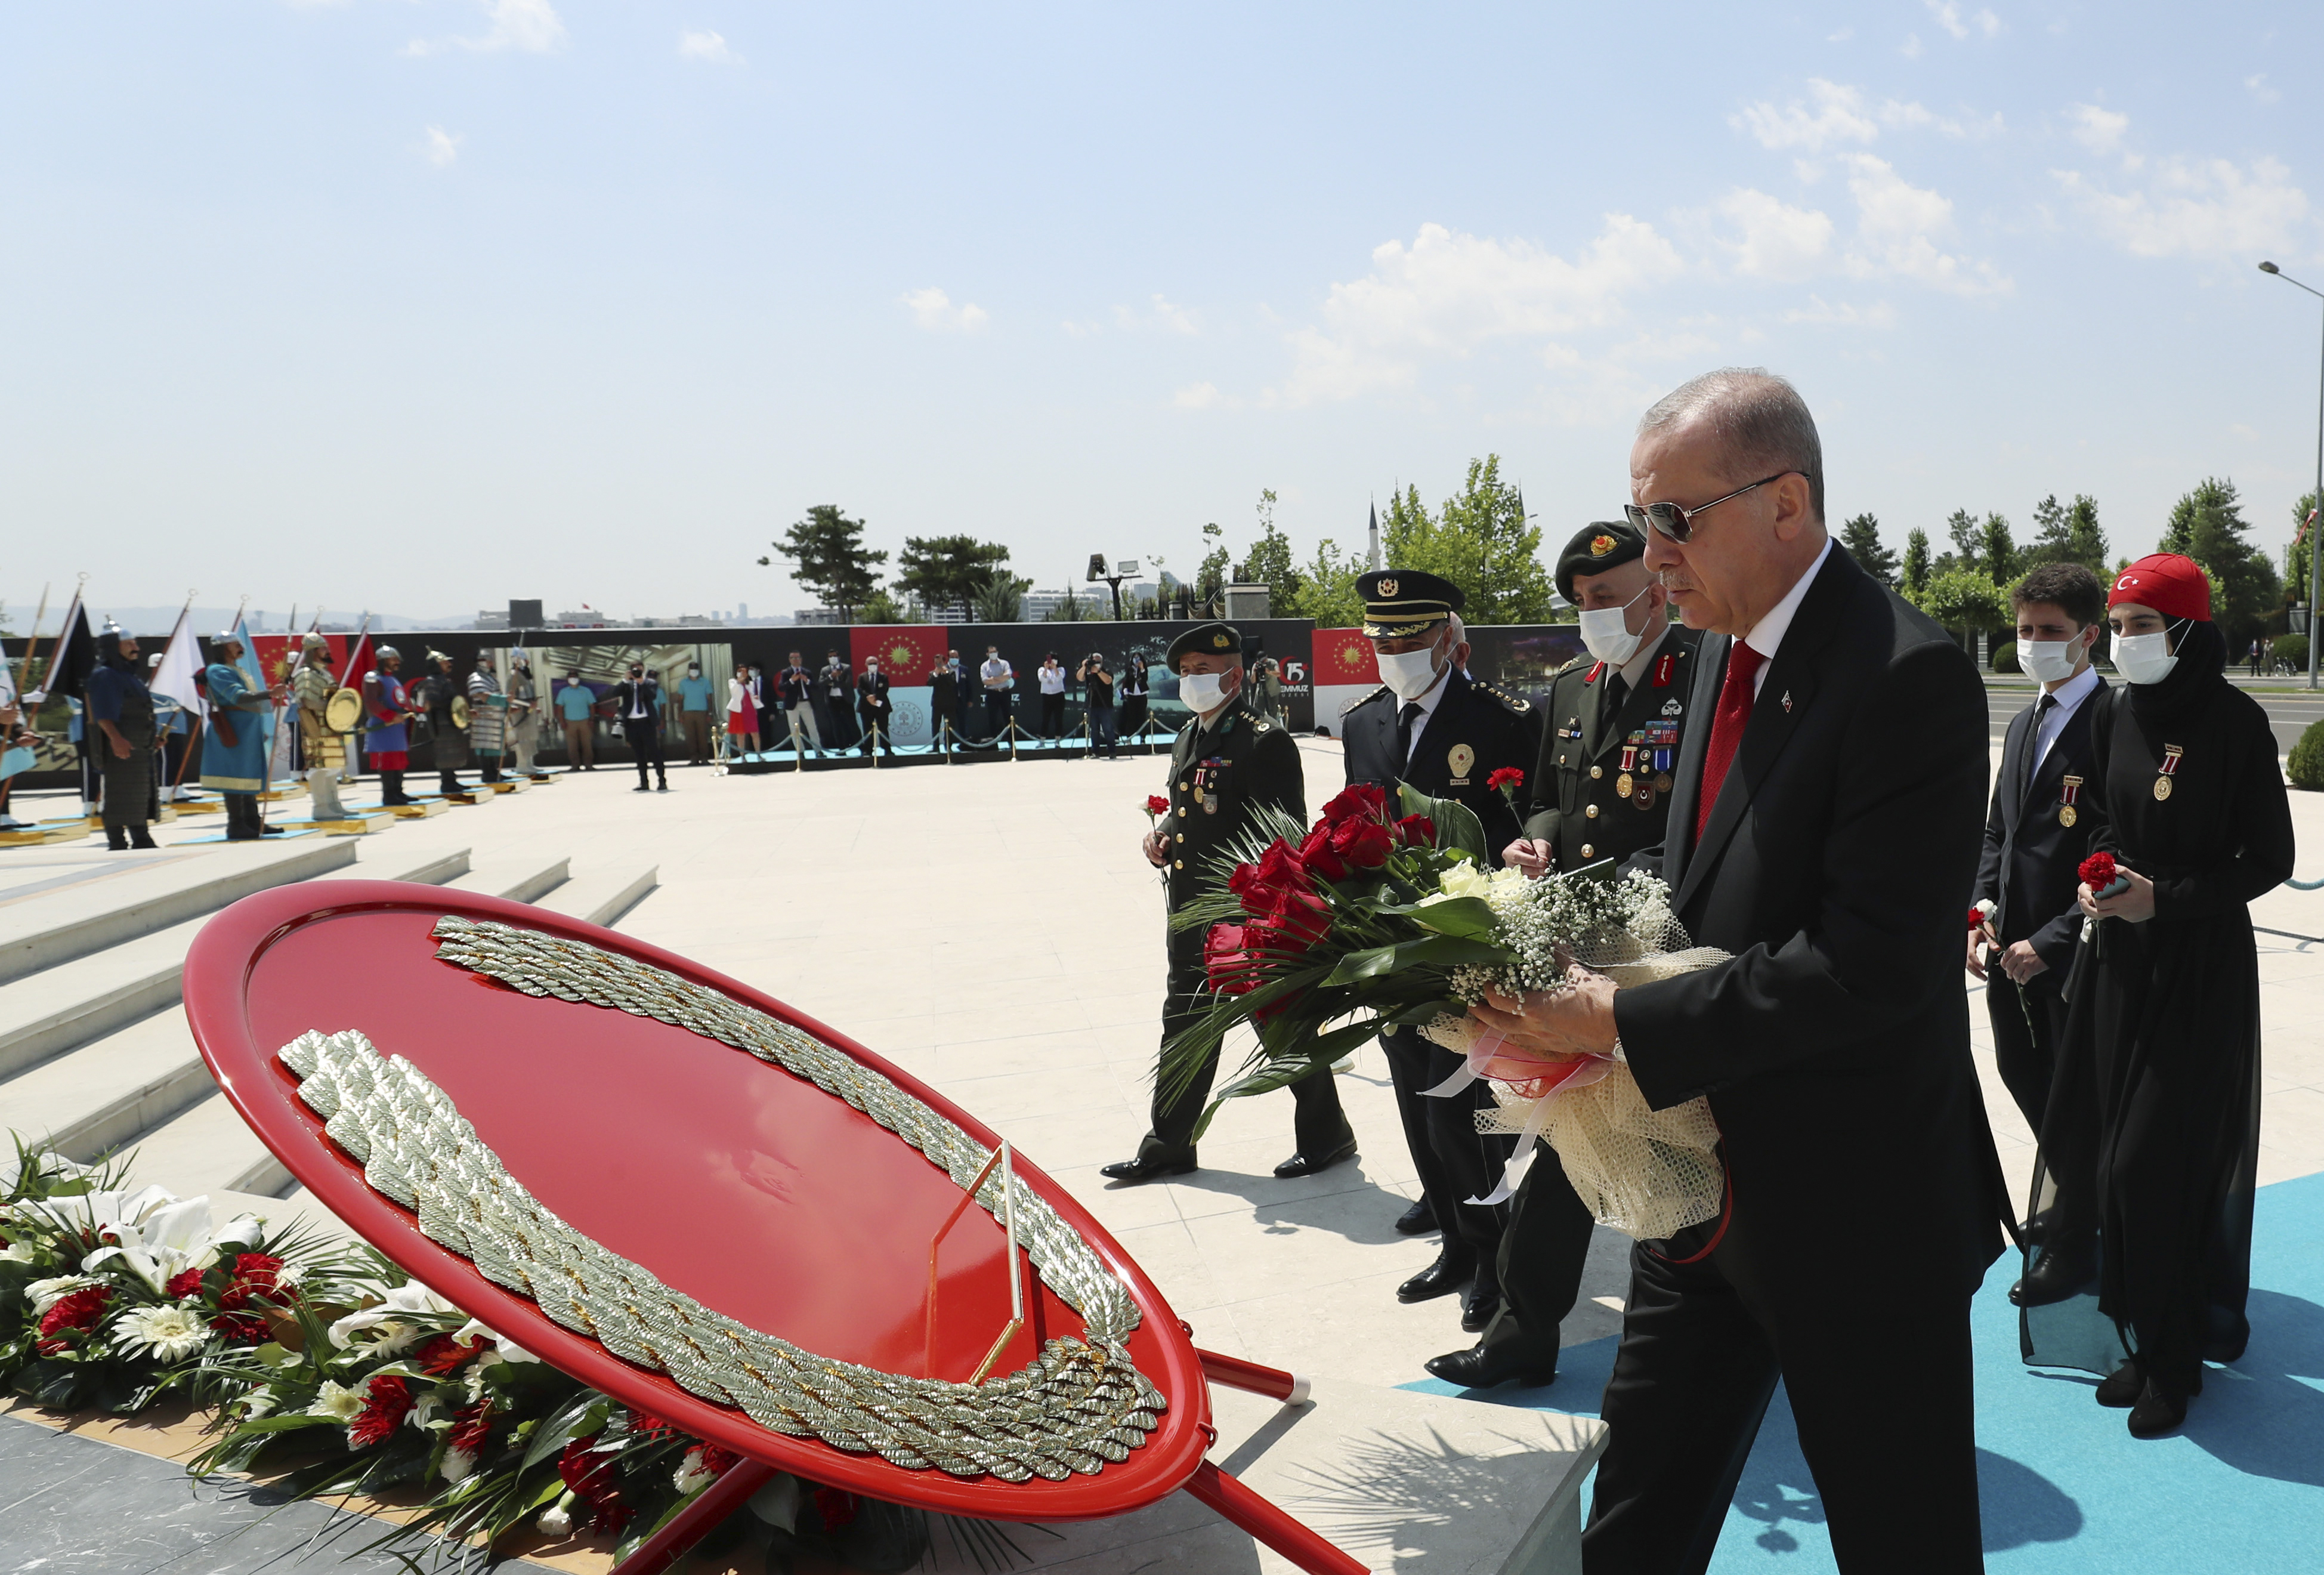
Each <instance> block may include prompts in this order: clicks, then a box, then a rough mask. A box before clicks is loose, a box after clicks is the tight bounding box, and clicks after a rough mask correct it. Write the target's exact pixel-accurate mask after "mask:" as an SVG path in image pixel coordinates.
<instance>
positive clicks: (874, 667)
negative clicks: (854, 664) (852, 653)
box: [863, 662, 880, 673]
mask: <svg viewBox="0 0 2324 1575" xmlns="http://www.w3.org/2000/svg"><path fill="white" fill-rule="evenodd" d="M863 670H864V671H865V672H867V673H876V672H878V671H879V670H880V664H879V663H878V662H865V663H864V664H863Z"/></svg>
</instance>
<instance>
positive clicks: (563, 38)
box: [403, 0, 569, 55]
mask: <svg viewBox="0 0 2324 1575" xmlns="http://www.w3.org/2000/svg"><path fill="white" fill-rule="evenodd" d="M477 4H478V5H481V6H483V7H484V13H485V14H486V16H487V17H488V18H489V19H490V20H491V22H492V24H493V25H492V31H490V32H487V33H485V34H484V36H483V37H482V38H441V39H432V40H431V39H419V38H416V39H413V40H412V41H410V43H408V44H406V45H404V46H403V52H404V53H405V54H407V55H440V54H442V53H443V52H444V51H446V50H475V51H491V50H521V51H524V52H525V53H527V54H535V55H545V54H548V53H549V52H550V51H554V50H561V49H563V48H564V47H565V46H566V44H567V42H568V41H569V40H568V38H567V33H566V32H565V23H564V20H563V19H562V18H561V17H559V16H558V14H557V8H556V7H555V6H553V5H550V4H549V0H477Z"/></svg>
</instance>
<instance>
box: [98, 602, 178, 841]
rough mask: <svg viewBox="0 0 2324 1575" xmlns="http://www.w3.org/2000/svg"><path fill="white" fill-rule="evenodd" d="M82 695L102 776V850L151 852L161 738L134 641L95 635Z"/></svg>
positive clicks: (111, 632)
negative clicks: (150, 829)
mask: <svg viewBox="0 0 2324 1575" xmlns="http://www.w3.org/2000/svg"><path fill="white" fill-rule="evenodd" d="M87 696H88V725H89V732H90V741H89V742H90V749H91V751H92V752H93V753H94V754H95V755H96V756H97V767H98V769H99V770H100V771H101V772H102V773H103V774H104V783H105V796H104V798H103V800H102V802H103V806H104V810H105V845H106V847H108V848H111V849H112V850H113V851H114V852H123V851H124V850H126V849H129V848H150V847H152V845H153V837H152V834H151V833H150V832H148V831H147V830H146V827H147V826H149V825H151V824H152V822H153V821H154V819H155V818H156V817H157V816H158V815H159V814H160V813H161V806H160V802H159V800H158V798H157V797H156V794H155V792H154V782H153V765H154V760H153V755H154V751H155V750H156V749H157V748H158V747H159V746H160V739H161V734H160V732H159V731H158V729H157V728H156V727H155V724H154V714H153V693H152V690H150V689H148V688H147V687H146V686H145V668H144V664H143V663H142V662H140V661H139V660H138V659H137V641H136V640H135V639H134V638H133V637H131V636H129V635H126V634H124V633H122V632H121V631H119V630H118V629H111V628H108V629H106V630H105V631H103V632H102V633H100V634H98V635H97V667H96V668H95V669H94V670H93V671H92V672H90V674H89V676H88V689H87Z"/></svg>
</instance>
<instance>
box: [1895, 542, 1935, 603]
mask: <svg viewBox="0 0 2324 1575" xmlns="http://www.w3.org/2000/svg"><path fill="white" fill-rule="evenodd" d="M1903 576H1904V577H1903V579H1902V581H1901V583H1900V584H1899V585H1897V587H1896V588H1897V589H1898V590H1900V591H1902V592H1904V596H1905V599H1906V600H1908V601H1913V602H1918V601H1919V600H1920V598H1921V593H1922V592H1923V591H1925V590H1927V589H1928V588H1929V533H1928V532H1927V531H1925V530H1921V529H1919V528H1918V527H1915V528H1914V530H1911V531H1909V532H1907V533H1906V535H1905V537H1904V569H1903Z"/></svg>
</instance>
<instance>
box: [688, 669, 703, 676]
mask: <svg viewBox="0 0 2324 1575" xmlns="http://www.w3.org/2000/svg"><path fill="white" fill-rule="evenodd" d="M686 676H687V677H689V678H698V677H702V669H701V668H687V669H686Z"/></svg>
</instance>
